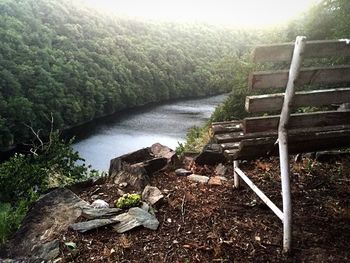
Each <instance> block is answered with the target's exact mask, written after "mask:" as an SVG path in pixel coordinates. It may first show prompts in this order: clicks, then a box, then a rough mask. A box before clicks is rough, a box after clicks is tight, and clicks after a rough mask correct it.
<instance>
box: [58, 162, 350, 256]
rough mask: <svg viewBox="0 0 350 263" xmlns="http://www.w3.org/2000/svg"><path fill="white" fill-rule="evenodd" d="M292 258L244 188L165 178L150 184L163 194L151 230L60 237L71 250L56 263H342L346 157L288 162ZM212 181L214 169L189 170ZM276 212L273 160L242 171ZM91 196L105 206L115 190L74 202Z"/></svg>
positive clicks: (349, 208) (347, 237)
mask: <svg viewBox="0 0 350 263" xmlns="http://www.w3.org/2000/svg"><path fill="white" fill-rule="evenodd" d="M292 163H293V164H292V166H293V167H292V186H293V187H292V193H293V209H294V213H293V215H294V225H293V226H294V228H293V236H294V243H293V253H292V254H291V255H289V256H286V255H283V253H282V252H281V247H282V223H281V221H280V220H279V219H278V218H277V216H275V215H274V214H273V212H271V211H270V210H269V208H267V206H266V205H264V204H263V203H262V202H261V201H260V200H259V198H258V197H257V196H256V195H255V194H254V193H253V192H252V191H251V190H250V189H249V188H248V187H247V186H245V185H243V187H242V189H239V190H237V189H234V188H233V185H232V184H233V183H232V169H230V170H229V172H228V177H229V178H230V179H231V180H229V181H228V182H227V183H225V184H223V185H203V184H200V183H193V182H191V181H189V180H188V179H187V178H186V177H179V176H176V175H175V173H174V172H173V171H166V172H162V173H159V174H156V175H154V176H153V177H152V178H151V181H152V183H151V184H152V185H153V186H157V187H158V188H159V189H160V190H161V191H162V192H164V193H165V196H166V198H165V200H164V202H163V204H162V205H161V206H160V207H159V208H157V211H156V216H157V218H158V220H159V222H160V225H159V228H158V230H157V231H152V230H149V229H145V228H138V229H135V230H132V231H130V232H127V233H125V234H117V233H115V232H113V230H112V228H109V227H106V228H104V229H99V230H95V231H91V232H89V233H87V234H79V233H76V232H74V231H71V230H69V231H68V232H66V233H62V236H63V237H64V238H65V240H66V241H72V242H75V243H76V244H77V249H75V250H73V251H72V250H70V249H68V248H67V247H65V246H64V244H62V248H63V249H64V255H62V257H63V262H84V263H85V262H349V260H350V250H349V243H350V198H349V197H350V187H349V183H350V176H349V175H350V158H343V159H341V160H333V161H329V162H324V163H320V162H316V161H313V160H311V159H308V158H302V160H300V161H299V162H294V161H293V162H292ZM193 168H194V169H197V170H201V171H200V172H201V174H203V175H204V174H206V175H209V176H211V175H213V171H214V168H215V167H206V168H203V167H193ZM241 168H242V170H243V171H245V172H246V173H247V174H248V175H249V176H250V177H251V178H252V180H253V181H254V182H255V183H256V184H257V185H259V187H260V188H261V189H262V190H263V191H264V192H265V193H266V194H267V195H268V196H269V197H270V198H271V199H272V200H273V201H274V202H275V203H276V204H277V205H278V206H279V207H281V203H282V199H281V190H280V189H281V188H280V180H279V165H278V160H277V159H269V160H260V161H256V162H252V163H245V164H242V165H241ZM96 194H98V195H99V196H101V199H104V200H106V201H107V202H109V203H110V204H112V203H113V201H114V200H116V199H117V198H118V197H119V194H120V193H119V194H118V191H117V189H116V187H115V185H108V184H106V185H103V186H94V187H92V188H90V189H88V190H86V191H84V192H82V193H80V196H81V197H82V198H84V199H85V200H87V201H91V199H90V198H91V196H92V195H96Z"/></svg>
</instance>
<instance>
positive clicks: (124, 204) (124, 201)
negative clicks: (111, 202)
mask: <svg viewBox="0 0 350 263" xmlns="http://www.w3.org/2000/svg"><path fill="white" fill-rule="evenodd" d="M140 204H141V196H140V195H139V194H126V195H123V196H122V197H120V198H119V199H118V200H117V202H116V203H115V206H116V207H117V208H121V209H125V208H130V207H136V206H139V205H140Z"/></svg>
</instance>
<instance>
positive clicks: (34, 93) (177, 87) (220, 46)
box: [0, 0, 248, 146]
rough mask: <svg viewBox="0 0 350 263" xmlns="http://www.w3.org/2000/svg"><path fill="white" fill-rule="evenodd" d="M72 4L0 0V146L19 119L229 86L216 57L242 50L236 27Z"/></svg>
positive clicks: (76, 119) (86, 114)
mask: <svg viewBox="0 0 350 263" xmlns="http://www.w3.org/2000/svg"><path fill="white" fill-rule="evenodd" d="M72 2H74V3H72ZM79 3H80V2H79V1H68V0H21V1H18V0H16V1H15V0H0V39H1V42H0V146H8V145H11V144H13V143H14V144H16V143H18V142H21V141H25V140H27V139H28V138H29V137H30V136H31V134H30V131H29V130H28V129H27V128H26V127H25V125H30V126H32V127H33V128H34V129H35V130H38V129H42V128H45V127H46V126H47V125H48V124H49V122H48V121H47V116H49V115H50V114H51V113H52V114H53V117H54V122H55V125H56V128H63V127H68V126H72V125H76V124H78V123H82V122H86V121H89V120H92V119H94V118H96V117H99V116H103V115H107V114H111V113H114V112H116V111H118V110H121V109H124V108H128V107H133V106H138V105H143V104H147V103H150V102H156V101H161V100H168V99H173V98H181V97H189V96H191V97H193V96H203V95H210V94H214V93H220V92H224V91H228V90H230V89H232V86H230V83H229V82H228V81H226V82H225V81H222V80H223V78H226V77H227V75H228V72H227V70H225V69H222V68H221V67H220V65H221V64H222V62H221V61H222V60H223V59H224V58H225V57H227V56H230V55H234V54H236V53H239V52H241V51H242V47H243V43H244V42H243V41H247V39H248V37H247V34H246V33H245V32H238V31H235V32H233V31H232V30H229V29H225V28H221V29H219V28H216V27H213V26H205V25H186V24H173V23H162V24H157V23H153V22H141V21H137V20H130V19H126V18H115V17H109V16H106V15H103V14H101V13H96V11H93V10H90V9H88V8H86V7H83V6H82V5H79ZM218 65H219V66H218ZM223 83H224V85H222V84H223ZM225 83H226V84H225Z"/></svg>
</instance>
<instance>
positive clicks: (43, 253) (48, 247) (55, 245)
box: [32, 239, 60, 260]
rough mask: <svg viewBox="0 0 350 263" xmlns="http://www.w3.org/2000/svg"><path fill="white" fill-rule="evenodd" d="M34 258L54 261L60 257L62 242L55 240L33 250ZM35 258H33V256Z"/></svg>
mask: <svg viewBox="0 0 350 263" xmlns="http://www.w3.org/2000/svg"><path fill="white" fill-rule="evenodd" d="M33 254H34V258H40V259H43V260H53V259H55V258H57V257H58V256H59V255H60V241H59V240H58V239H54V240H52V241H49V242H47V243H45V244H43V245H41V246H38V247H36V248H35V249H34V250H33ZM32 258H33V256H32Z"/></svg>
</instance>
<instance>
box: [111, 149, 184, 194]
mask: <svg viewBox="0 0 350 263" xmlns="http://www.w3.org/2000/svg"><path fill="white" fill-rule="evenodd" d="M177 161H178V157H177V155H176V153H175V151H173V150H171V149H170V148H169V147H167V146H164V145H161V144H160V143H156V144H153V145H152V146H151V147H147V148H143V149H141V150H138V151H135V152H132V153H129V154H125V155H122V156H120V157H117V158H114V159H112V160H111V163H110V167H109V176H110V177H111V178H112V179H113V181H114V183H115V184H121V183H127V188H128V189H126V190H134V191H137V192H141V191H142V190H143V188H144V187H145V186H146V185H147V184H148V183H149V176H151V175H152V174H153V173H155V172H158V171H160V170H162V169H165V168H166V167H167V165H168V164H171V163H175V162H177Z"/></svg>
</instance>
